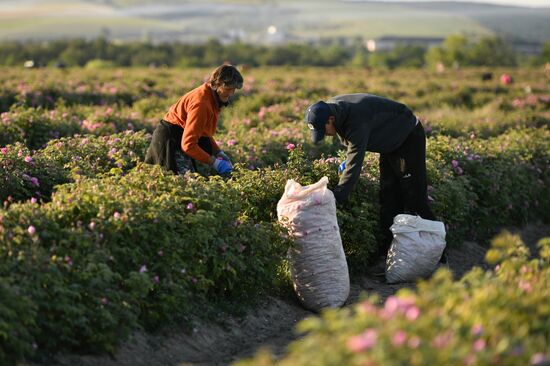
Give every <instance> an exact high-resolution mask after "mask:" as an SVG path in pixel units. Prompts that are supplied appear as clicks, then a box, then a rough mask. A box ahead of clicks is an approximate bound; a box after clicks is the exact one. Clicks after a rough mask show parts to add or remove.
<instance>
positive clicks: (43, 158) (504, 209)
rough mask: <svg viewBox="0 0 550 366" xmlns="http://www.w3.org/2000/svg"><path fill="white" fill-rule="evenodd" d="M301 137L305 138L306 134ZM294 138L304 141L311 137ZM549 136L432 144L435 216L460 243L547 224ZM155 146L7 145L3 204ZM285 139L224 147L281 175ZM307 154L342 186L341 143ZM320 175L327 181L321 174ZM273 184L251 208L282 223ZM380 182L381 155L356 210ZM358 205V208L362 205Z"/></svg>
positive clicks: (89, 142)
mask: <svg viewBox="0 0 550 366" xmlns="http://www.w3.org/2000/svg"><path fill="white" fill-rule="evenodd" d="M302 127H303V126H302ZM300 133H301V134H304V131H303V129H302V130H301V131H300ZM306 133H307V132H306ZM295 137H296V139H297V140H301V141H303V140H304V139H305V138H306V136H303V137H301V138H300V137H299V136H298V135H295ZM549 137H550V132H549V130H548V129H547V128H539V129H523V130H511V131H509V132H508V133H505V134H502V135H500V136H498V137H494V138H490V139H479V138H470V137H467V138H450V137H445V136H436V137H433V138H429V139H428V147H427V157H428V159H427V166H428V176H429V181H430V182H431V185H430V187H429V194H430V199H432V200H433V203H432V204H433V206H434V210H435V211H436V213H437V214H438V215H439V216H440V217H442V218H443V219H445V221H447V222H448V223H449V228H450V229H451V230H450V231H451V232H458V233H459V235H458V237H460V238H463V237H465V236H469V237H472V235H474V234H479V233H482V232H485V233H486V235H484V237H487V235H490V233H491V228H493V227H494V226H501V225H506V224H509V223H516V224H517V223H520V222H527V221H529V220H532V219H537V218H538V219H542V220H547V219H548V213H547V211H546V210H545V208H547V207H548V206H549V203H548V200H549V198H548V196H549V195H548V189H549V188H548V180H549V179H550V178H549V175H548V174H549V172H548V169H549V168H548V141H549V140H550V139H549ZM149 141H150V135H149V134H146V133H144V132H137V133H135V132H131V131H127V132H124V133H120V134H115V135H111V136H77V137H74V138H62V139H58V140H53V141H51V142H50V143H49V144H48V145H47V146H46V147H45V148H44V149H41V150H38V151H36V152H34V153H33V152H32V151H30V150H28V149H27V148H26V147H24V146H22V145H20V144H16V145H8V146H6V147H3V148H2V150H1V151H0V166H1V167H2V171H1V173H0V174H1V176H0V180H1V181H2V182H3V184H2V185H1V186H0V200H1V201H2V202H4V201H7V202H5V203H4V205H8V204H9V203H10V202H13V201H21V200H26V199H31V198H33V197H34V198H35V199H36V200H41V199H42V200H46V201H47V200H48V199H49V196H50V194H51V192H52V189H53V187H55V186H56V185H57V184H60V183H65V182H69V181H74V180H77V179H78V178H79V177H81V176H85V177H96V176H101V175H106V174H111V175H112V174H119V173H123V172H126V171H128V170H129V169H131V168H133V167H134V166H135V165H136V164H137V163H138V162H139V161H143V159H144V156H145V152H146V150H147V147H148V145H149ZM284 141H285V140H281V139H279V140H277V137H274V138H273V141H271V142H270V144H268V145H264V146H262V145H259V144H257V145H256V146H254V145H250V146H242V145H241V144H235V145H229V144H228V145H227V146H223V147H224V148H225V149H226V151H227V152H228V153H229V154H230V155H231V156H232V157H233V160H234V161H236V162H240V163H242V164H243V167H244V168H251V160H250V155H251V154H252V153H253V152H256V153H257V155H256V156H254V157H253V159H257V161H254V162H257V163H258V166H260V167H262V166H263V168H262V169H260V170H259V171H257V172H250V173H248V172H247V174H257V175H261V174H264V173H265V171H266V168H267V167H268V166H270V167H271V169H269V170H274V171H276V172H277V171H278V170H281V169H280V168H281V165H282V164H284V163H287V156H288V153H287V150H286V149H287V148H288V146H289V145H287V144H286V143H285V142H284ZM253 149H254V151H252V150H253ZM302 150H304V151H305V152H307V155H306V156H304V157H303V159H305V161H302V162H301V163H300V164H296V165H297V166H299V167H300V169H301V170H304V169H309V168H307V167H308V166H310V165H311V164H310V161H312V160H316V159H317V158H319V154H325V158H326V159H325V158H323V159H322V160H317V162H321V163H319V164H317V163H315V164H317V165H319V166H324V165H328V166H330V168H327V169H325V168H323V169H320V171H322V172H324V171H327V173H326V174H332V176H331V182H332V184H335V183H336V182H337V180H338V179H337V177H336V169H335V168H334V165H335V164H337V163H338V160H339V159H338V157H333V158H330V157H329V156H328V155H329V154H333V156H337V155H336V151H337V150H336V146H335V145H333V144H331V143H330V142H327V143H325V144H323V145H321V146H312V145H310V144H308V143H304V145H303V147H302V149H301V151H302ZM294 155H299V154H294ZM273 164H275V165H273ZM315 164H314V166H316V165H315ZM282 175H284V174H282V173H281V176H282ZM300 175H301V176H302V179H304V178H303V176H304V175H305V173H304V172H301V173H300ZM316 176H317V177H319V178H320V176H321V175H320V174H317V175H316ZM254 179H258V180H259V181H260V182H263V184H267V185H268V186H270V185H272V184H273V183H270V182H265V181H266V180H267V179H263V178H261V177H258V178H256V177H255V178H254ZM272 180H273V181H276V182H277V184H279V186H278V188H279V189H275V190H269V191H268V192H265V194H270V195H271V196H270V199H269V200H264V201H262V200H258V201H257V202H251V203H250V204H249V205H248V206H250V209H251V210H252V209H253V210H255V211H256V212H257V216H255V217H257V218H261V219H269V220H273V219H274V218H275V212H274V207H275V206H274V203H275V202H276V200H277V199H278V193H279V192H280V191H282V188H281V187H282V186H284V181H283V180H282V179H278V180H276V179H272ZM377 181H378V161H377V155H376V154H367V159H366V161H365V164H364V170H363V179H362V181H361V182H360V186H359V187H358V188H357V189H356V193H355V195H354V196H352V198H351V199H352V201H353V200H354V197H355V198H356V201H357V205H359V204H360V202H362V201H368V202H369V204H370V205H372V209H371V210H376V209H377V206H376V205H377V202H376V201H377V199H376V195H377V189H378V188H377V183H376V182H377ZM251 184H254V182H251ZM361 185H366V187H367V188H365V187H363V186H361ZM363 191H368V192H367V193H368V194H369V196H368V197H363V196H362V194H363ZM351 206H353V207H355V204H352V205H351ZM369 211H370V210H369ZM266 213H268V214H269V216H266ZM375 216H376V215H375ZM361 226H362V225H361Z"/></svg>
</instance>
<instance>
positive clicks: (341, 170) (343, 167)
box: [338, 160, 346, 174]
mask: <svg viewBox="0 0 550 366" xmlns="http://www.w3.org/2000/svg"><path fill="white" fill-rule="evenodd" d="M344 170H346V161H345V160H344V162H343V163H342V164H340V165H339V166H338V174H342V173H343V172H344Z"/></svg>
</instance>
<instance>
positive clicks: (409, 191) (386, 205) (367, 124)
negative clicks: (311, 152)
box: [305, 94, 435, 256]
mask: <svg viewBox="0 0 550 366" xmlns="http://www.w3.org/2000/svg"><path fill="white" fill-rule="evenodd" d="M305 120H306V122H307V124H308V127H309V128H310V129H311V133H312V139H313V142H314V143H318V142H319V141H321V140H322V139H323V137H324V136H325V135H328V136H334V135H338V137H339V138H340V140H341V142H342V143H343V144H344V145H345V146H346V147H347V155H346V160H345V161H344V162H343V163H342V164H341V165H340V167H339V171H341V172H342V175H341V176H340V181H339V183H338V186H337V187H336V188H335V189H334V196H335V198H336V201H337V203H339V204H341V203H343V202H345V201H346V200H347V198H348V195H349V194H350V192H351V191H352V190H353V188H354V186H355V184H356V183H357V181H358V180H359V175H360V173H361V167H362V165H363V160H364V157H365V153H366V152H367V151H369V152H376V153H379V154H380V224H381V229H382V234H383V236H384V237H383V242H382V243H380V247H379V254H380V255H382V256H385V255H386V253H387V251H388V249H389V246H390V244H391V240H392V233H391V231H390V230H389V228H390V226H391V225H392V223H393V218H394V217H395V216H396V215H397V214H400V213H410V214H416V215H419V216H421V217H422V218H424V219H427V220H435V216H434V214H433V213H432V210H431V209H430V207H429V205H428V193H427V179H426V135H425V133H424V128H423V127H422V124H421V123H420V121H419V120H418V118H417V117H416V116H415V115H414V114H413V112H412V111H411V110H410V109H409V108H408V107H407V106H405V105H404V104H401V103H398V102H396V101H393V100H390V99H387V98H383V97H379V96H376V95H372V94H346V95H338V96H335V97H333V98H331V99H330V100H328V101H327V102H324V101H319V102H317V103H315V104H313V105H311V106H310V107H309V108H308V109H307V111H306V113H305Z"/></svg>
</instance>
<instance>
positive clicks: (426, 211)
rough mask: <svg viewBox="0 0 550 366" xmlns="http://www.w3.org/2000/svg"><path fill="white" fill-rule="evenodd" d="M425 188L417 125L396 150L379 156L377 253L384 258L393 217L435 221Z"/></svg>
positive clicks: (420, 130)
mask: <svg viewBox="0 0 550 366" xmlns="http://www.w3.org/2000/svg"><path fill="white" fill-rule="evenodd" d="M427 186H428V183H427V178H426V134H425V133H424V128H423V127H422V124H421V123H420V122H418V124H417V125H416V127H415V128H414V130H413V131H412V132H411V133H410V135H409V136H408V137H407V139H406V140H405V141H404V142H403V144H402V145H401V146H400V147H399V148H398V149H397V150H395V151H393V152H391V153H387V154H380V224H381V230H382V235H383V238H382V239H383V240H382V244H381V246H380V254H383V255H385V254H386V253H387V251H388V249H389V247H390V244H391V241H392V237H393V235H392V233H391V231H390V226H391V225H392V223H393V218H394V217H395V216H396V215H398V214H401V213H409V214H412V215H419V216H420V217H422V218H423V219H427V220H435V216H434V214H433V213H432V210H431V209H430V206H429V205H428V192H427Z"/></svg>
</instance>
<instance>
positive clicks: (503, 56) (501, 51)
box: [467, 37, 517, 66]
mask: <svg viewBox="0 0 550 366" xmlns="http://www.w3.org/2000/svg"><path fill="white" fill-rule="evenodd" d="M467 59H468V65H472V66H516V65H517V59H516V55H515V54H514V51H513V50H512V48H511V47H510V46H509V45H508V44H507V43H506V42H505V41H504V40H502V39H501V38H493V37H491V38H489V37H487V38H482V39H481V40H480V41H479V42H478V43H476V44H474V45H473V46H472V48H471V49H470V50H469V53H468V58H467Z"/></svg>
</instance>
